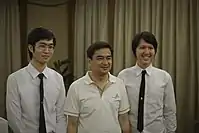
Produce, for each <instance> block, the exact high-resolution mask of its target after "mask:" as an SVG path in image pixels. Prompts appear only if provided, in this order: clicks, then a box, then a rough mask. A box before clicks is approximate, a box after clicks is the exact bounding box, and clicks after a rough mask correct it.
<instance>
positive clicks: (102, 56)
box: [89, 48, 112, 75]
mask: <svg viewBox="0 0 199 133" xmlns="http://www.w3.org/2000/svg"><path fill="white" fill-rule="evenodd" d="M89 65H90V68H91V71H92V72H94V73H97V74H98V75H106V74H108V72H109V71H110V70H111V67H112V55H111V51H110V49H109V48H102V49H99V50H96V51H95V52H94V54H93V56H92V59H89Z"/></svg>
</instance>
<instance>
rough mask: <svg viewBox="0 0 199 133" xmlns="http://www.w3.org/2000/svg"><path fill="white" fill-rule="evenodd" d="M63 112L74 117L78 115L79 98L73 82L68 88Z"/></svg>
mask: <svg viewBox="0 0 199 133" xmlns="http://www.w3.org/2000/svg"><path fill="white" fill-rule="evenodd" d="M64 114H65V115H68V116H75V117H78V116H79V98H78V95H77V92H76V89H75V87H74V85H73V84H72V85H71V86H70V88H69V90H68V94H67V97H66V100H65V106H64Z"/></svg>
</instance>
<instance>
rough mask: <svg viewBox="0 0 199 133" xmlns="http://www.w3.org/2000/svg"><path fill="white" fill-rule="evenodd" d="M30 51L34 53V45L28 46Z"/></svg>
mask: <svg viewBox="0 0 199 133" xmlns="http://www.w3.org/2000/svg"><path fill="white" fill-rule="evenodd" d="M28 50H29V51H30V52H31V53H33V46H32V45H30V44H29V45H28Z"/></svg>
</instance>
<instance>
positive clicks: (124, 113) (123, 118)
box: [119, 80, 130, 133]
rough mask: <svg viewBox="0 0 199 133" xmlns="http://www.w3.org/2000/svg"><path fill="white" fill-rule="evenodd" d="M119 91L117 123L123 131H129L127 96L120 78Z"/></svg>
mask: <svg viewBox="0 0 199 133" xmlns="http://www.w3.org/2000/svg"><path fill="white" fill-rule="evenodd" d="M120 92H121V102H120V107H119V123H120V126H121V129H122V132H123V133H130V124H129V118H128V112H129V110H130V107H129V100H128V97H127V92H126V88H125V85H124V83H123V81H122V80H121V84H120Z"/></svg>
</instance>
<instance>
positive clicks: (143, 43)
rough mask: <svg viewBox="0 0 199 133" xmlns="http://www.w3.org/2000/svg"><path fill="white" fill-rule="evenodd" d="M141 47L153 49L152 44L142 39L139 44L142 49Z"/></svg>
mask: <svg viewBox="0 0 199 133" xmlns="http://www.w3.org/2000/svg"><path fill="white" fill-rule="evenodd" d="M141 46H145V47H153V45H152V44H150V43H148V42H146V41H145V40H144V39H141V40H140V42H139V45H138V47H141Z"/></svg>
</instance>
